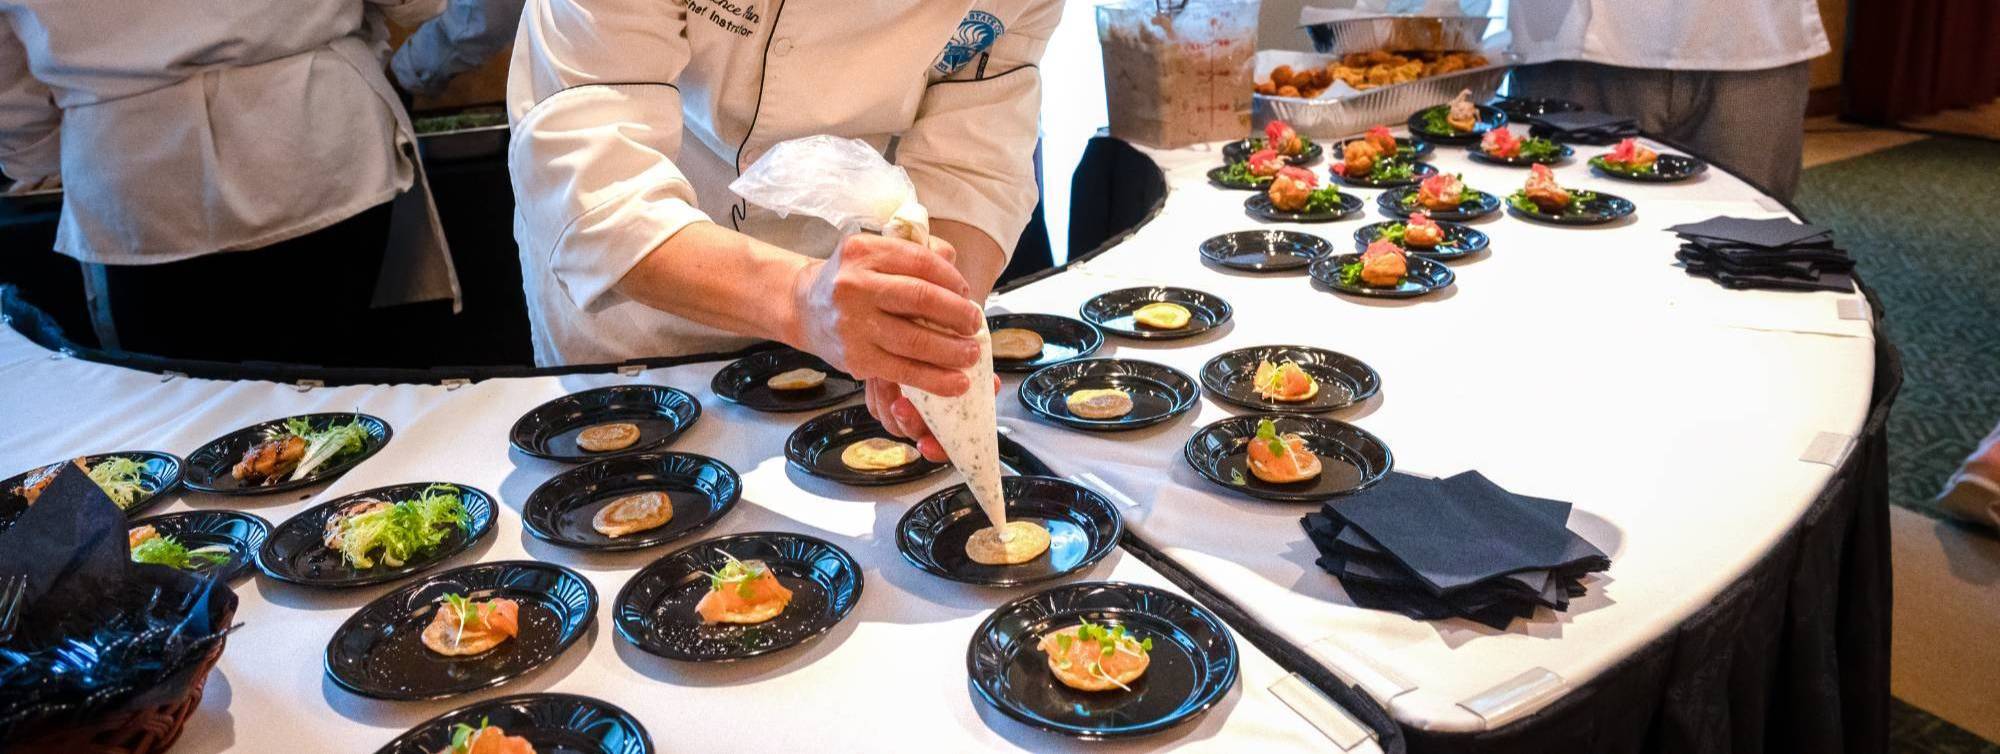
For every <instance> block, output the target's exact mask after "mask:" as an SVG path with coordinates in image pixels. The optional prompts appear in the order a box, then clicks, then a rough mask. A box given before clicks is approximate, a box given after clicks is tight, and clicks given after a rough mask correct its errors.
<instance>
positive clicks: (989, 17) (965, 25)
mask: <svg viewBox="0 0 2000 754" xmlns="http://www.w3.org/2000/svg"><path fill="white" fill-rule="evenodd" d="M1006 31H1007V25H1006V24H1004V23H1001V21H1000V17H999V16H995V15H993V14H991V13H987V12H986V11H983V10H976V11H973V12H971V13H967V14H965V20H963V21H960V22H958V31H956V32H953V33H952V35H951V41H949V42H946V43H944V51H942V52H939V53H938V56H937V61H936V62H934V63H931V68H932V69H934V70H936V71H937V72H938V74H939V75H941V76H950V75H952V74H954V73H957V72H958V69H960V68H964V67H965V64H966V63H970V62H972V59H973V58H976V57H979V53H982V52H985V51H986V49H987V48H989V47H992V46H993V40H996V39H999V38H1000V35H1001V34H1004V33H1006Z"/></svg>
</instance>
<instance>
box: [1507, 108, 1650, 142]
mask: <svg viewBox="0 0 2000 754" xmlns="http://www.w3.org/2000/svg"><path fill="white" fill-rule="evenodd" d="M1527 120H1528V124H1529V126H1530V127H1529V128H1528V135H1529V136H1539V137H1541V138H1544V139H1554V140H1556V141H1560V142H1563V143H1566V144H1616V143H1618V141H1619V140H1620V139H1624V138H1626V137H1628V136H1638V135H1639V122H1638V121H1636V120H1633V119H1631V118H1628V117H1626V116H1623V115H1612V114H1610V113H1600V112H1592V111H1590V110H1571V111H1568V112H1559V113H1543V114H1541V115H1537V116H1534V117H1531V118H1528V119H1527Z"/></svg>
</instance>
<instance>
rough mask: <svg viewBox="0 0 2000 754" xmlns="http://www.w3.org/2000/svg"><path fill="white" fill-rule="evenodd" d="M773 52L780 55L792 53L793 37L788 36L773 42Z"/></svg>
mask: <svg viewBox="0 0 2000 754" xmlns="http://www.w3.org/2000/svg"><path fill="white" fill-rule="evenodd" d="M771 53H772V54H774V55H777V56H779V57H783V56H786V55H790V54H792V38H791V37H786V38H784V39H780V40H778V41H776V42H772V43H771Z"/></svg>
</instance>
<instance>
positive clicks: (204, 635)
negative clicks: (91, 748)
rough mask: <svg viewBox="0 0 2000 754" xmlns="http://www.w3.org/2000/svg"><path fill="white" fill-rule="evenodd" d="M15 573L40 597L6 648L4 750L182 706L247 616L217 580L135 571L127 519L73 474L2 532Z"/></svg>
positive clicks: (2, 556)
mask: <svg viewBox="0 0 2000 754" xmlns="http://www.w3.org/2000/svg"><path fill="white" fill-rule="evenodd" d="M12 574H26V575H27V577H28V584H29V587H28V591H27V600H26V602H25V604H24V607H23V612H22V614H21V619H20V624H19V626H18V628H17V630H16V631H15V633H14V636H13V638H12V639H10V640H8V641H7V642H6V643H5V644H0V741H4V740H7V739H8V737H9V736H11V735H16V734H20V735H30V734H32V733H33V731H35V730H38V729H40V728H42V727H44V726H51V727H62V726H73V725H80V724H84V723H85V722H87V721H89V720H92V719H95V718H96V717H97V716H99V715H102V714H105V713H107V712H108V711H112V710H116V709H119V708H122V707H124V706H126V705H147V704H153V703H157V701H171V700H173V699H176V698H178V697H177V695H179V694H183V693H185V689H186V688H187V684H188V683H191V682H192V681H193V680H194V679H192V678H190V676H191V675H192V671H193V670H194V669H195V668H198V667H200V666H201V661H202V660H203V659H205V658H206V657H207V656H208V654H209V652H210V651H211V650H212V649H213V648H214V646H215V644H216V643H217V642H220V641H221V640H222V637H223V635H224V634H225V633H227V632H228V630H229V626H228V625H227V621H228V618H229V616H231V615H233V614H234V613H235V610H236V596H235V595H234V594H233V593H231V592H230V591H229V590H228V589H227V588H218V587H217V586H216V582H215V580H214V579H212V578H207V577H197V576H193V575H190V574H188V573H185V572H182V571H180V570H177V569H173V568H168V567H166V566H156V565H141V564H136V563H133V562H132V559H131V552H130V549H129V545H128V540H127V538H126V520H125V514H124V512H123V511H121V510H119V508H118V506H117V505H116V504H114V503H112V502H111V499H110V497H109V496H107V495H105V494H104V491H103V490H102V489H100V488H99V487H98V486H97V483H96V482H93V481H91V479H90V477H89V475H88V474H86V473H85V472H84V471H83V470H82V469H78V468H76V467H75V466H73V465H68V464H65V465H64V467H63V469H62V470H61V471H60V472H58V473H57V475H56V477H55V478H54V479H53V480H51V481H50V482H49V485H48V487H46V488H45V489H44V490H43V491H42V494H41V496H40V498H38V499H37V500H36V502H35V503H34V505H32V506H30V507H29V508H28V509H27V510H26V511H24V512H23V513H22V514H21V516H20V518H19V519H18V520H17V521H16V522H15V524H14V526H13V527H12V528H10V529H8V530H7V531H6V532H5V533H0V576H5V575H12ZM156 700H157V701H156Z"/></svg>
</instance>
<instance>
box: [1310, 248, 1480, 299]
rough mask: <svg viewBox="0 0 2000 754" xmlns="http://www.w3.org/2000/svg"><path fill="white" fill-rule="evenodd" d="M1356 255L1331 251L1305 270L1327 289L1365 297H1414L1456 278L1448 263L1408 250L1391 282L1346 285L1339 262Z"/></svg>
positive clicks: (1356, 258) (1356, 255)
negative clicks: (1402, 268) (1400, 276)
mask: <svg viewBox="0 0 2000 754" xmlns="http://www.w3.org/2000/svg"><path fill="white" fill-rule="evenodd" d="M1360 259H1361V255H1360V254H1335V255H1333V256H1329V257H1325V258H1323V259H1320V260H1319V261H1317V262H1313V266H1312V268H1311V269H1309V270H1307V274H1309V275H1311V276H1312V279H1313V282H1315V283H1319V284H1320V285H1323V286H1326V287H1327V288H1328V289H1331V290H1334V291H1337V292H1340V293H1345V294H1348V295H1350V296H1367V297H1369V298H1416V297H1418V296H1422V295H1425V294H1428V293H1430V292H1432V291H1438V290H1443V289H1445V288H1446V287H1449V286H1450V285H1451V284H1452V283H1453V282H1455V281H1457V280H1458V273H1455V272H1452V271H1451V268H1450V267H1446V266H1444V264H1442V263H1439V262H1433V261H1431V260H1429V259H1425V258H1423V257H1420V256H1416V255H1414V254H1412V255H1407V256H1405V257H1404V259H1405V262H1404V263H1405V264H1406V265H1407V267H1408V269H1407V271H1406V272H1404V273H1403V279H1402V281H1401V282H1399V283H1397V284H1396V285H1394V286H1391V287H1379V286H1373V285H1369V284H1367V283H1362V282H1356V283H1355V284H1353V285H1348V284H1347V283H1343V282H1341V280H1340V268H1341V265H1345V264H1347V263H1349V262H1355V261H1359V260H1360Z"/></svg>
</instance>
